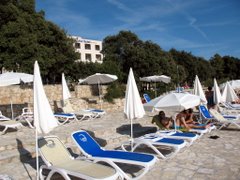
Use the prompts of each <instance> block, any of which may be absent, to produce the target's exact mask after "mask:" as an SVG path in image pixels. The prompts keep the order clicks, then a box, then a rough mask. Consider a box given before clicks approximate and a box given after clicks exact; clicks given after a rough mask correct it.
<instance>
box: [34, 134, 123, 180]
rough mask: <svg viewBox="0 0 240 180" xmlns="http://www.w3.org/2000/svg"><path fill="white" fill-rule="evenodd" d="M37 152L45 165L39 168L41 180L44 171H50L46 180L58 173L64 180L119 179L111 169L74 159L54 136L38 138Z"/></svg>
mask: <svg viewBox="0 0 240 180" xmlns="http://www.w3.org/2000/svg"><path fill="white" fill-rule="evenodd" d="M38 150H39V152H40V155H41V157H42V159H43V161H44V163H45V164H44V165H42V166H41V167H40V178H41V179H44V177H43V170H44V169H48V170H50V172H49V174H48V175H47V178H46V179H51V177H52V176H53V175H54V174H55V173H59V174H60V175H61V176H62V177H64V179H66V180H71V177H70V176H75V177H78V178H81V179H89V180H97V179H99V180H100V179H101V180H115V179H117V178H118V177H119V174H118V173H117V172H116V171H115V169H113V168H110V167H107V166H104V165H101V164H97V163H93V162H90V161H85V160H81V159H74V158H73V157H72V156H71V155H70V153H69V151H68V150H67V148H66V147H65V146H64V145H63V143H62V142H61V141H60V140H59V138H58V137H56V136H46V137H42V138H39V139H38Z"/></svg>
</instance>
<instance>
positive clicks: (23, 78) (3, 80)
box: [0, 72, 33, 119]
mask: <svg viewBox="0 0 240 180" xmlns="http://www.w3.org/2000/svg"><path fill="white" fill-rule="evenodd" d="M21 82H22V83H29V82H33V75H32V74H26V73H17V72H6V73H3V74H0V86H2V87H3V86H10V85H16V84H20V83H21ZM10 103H11V111H12V119H14V113H13V106H12V99H11V98H10Z"/></svg>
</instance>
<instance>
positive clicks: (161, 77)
mask: <svg viewBox="0 0 240 180" xmlns="http://www.w3.org/2000/svg"><path fill="white" fill-rule="evenodd" d="M140 81H144V82H154V83H155V97H156V96H157V91H156V86H157V85H156V83H157V82H164V83H170V81H171V77H168V76H165V75H153V76H146V77H142V78H140Z"/></svg>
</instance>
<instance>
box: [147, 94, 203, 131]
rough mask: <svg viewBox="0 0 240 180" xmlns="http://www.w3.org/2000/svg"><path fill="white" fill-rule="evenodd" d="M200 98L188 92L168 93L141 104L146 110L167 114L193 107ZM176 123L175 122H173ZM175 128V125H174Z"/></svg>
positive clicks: (198, 102)
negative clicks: (165, 112)
mask: <svg viewBox="0 0 240 180" xmlns="http://www.w3.org/2000/svg"><path fill="white" fill-rule="evenodd" d="M201 101H202V100H201V98H200V97H199V96H197V95H193V94H189V93H170V94H167V95H165V96H160V97H158V98H155V99H153V100H152V101H150V102H148V103H145V104H144V105H143V106H144V108H145V109H146V110H150V111H153V110H156V111H161V110H162V111H167V112H168V114H171V113H173V114H172V115H176V113H178V112H180V111H183V110H184V109H189V108H193V107H195V106H198V105H199V104H200V103H201ZM173 119H174V121H175V116H174V117H173ZM175 124H176V123H175ZM175 130H176V126H175Z"/></svg>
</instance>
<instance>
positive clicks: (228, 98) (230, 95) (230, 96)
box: [222, 82, 238, 102]
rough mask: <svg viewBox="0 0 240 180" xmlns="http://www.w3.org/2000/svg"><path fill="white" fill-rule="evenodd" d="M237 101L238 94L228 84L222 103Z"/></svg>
mask: <svg viewBox="0 0 240 180" xmlns="http://www.w3.org/2000/svg"><path fill="white" fill-rule="evenodd" d="M237 99H238V96H237V94H236V93H235V91H234V90H233V88H232V87H231V86H230V84H229V83H228V82H227V83H226V86H225V88H224V90H223V93H222V101H223V102H233V101H236V100H237Z"/></svg>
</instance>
